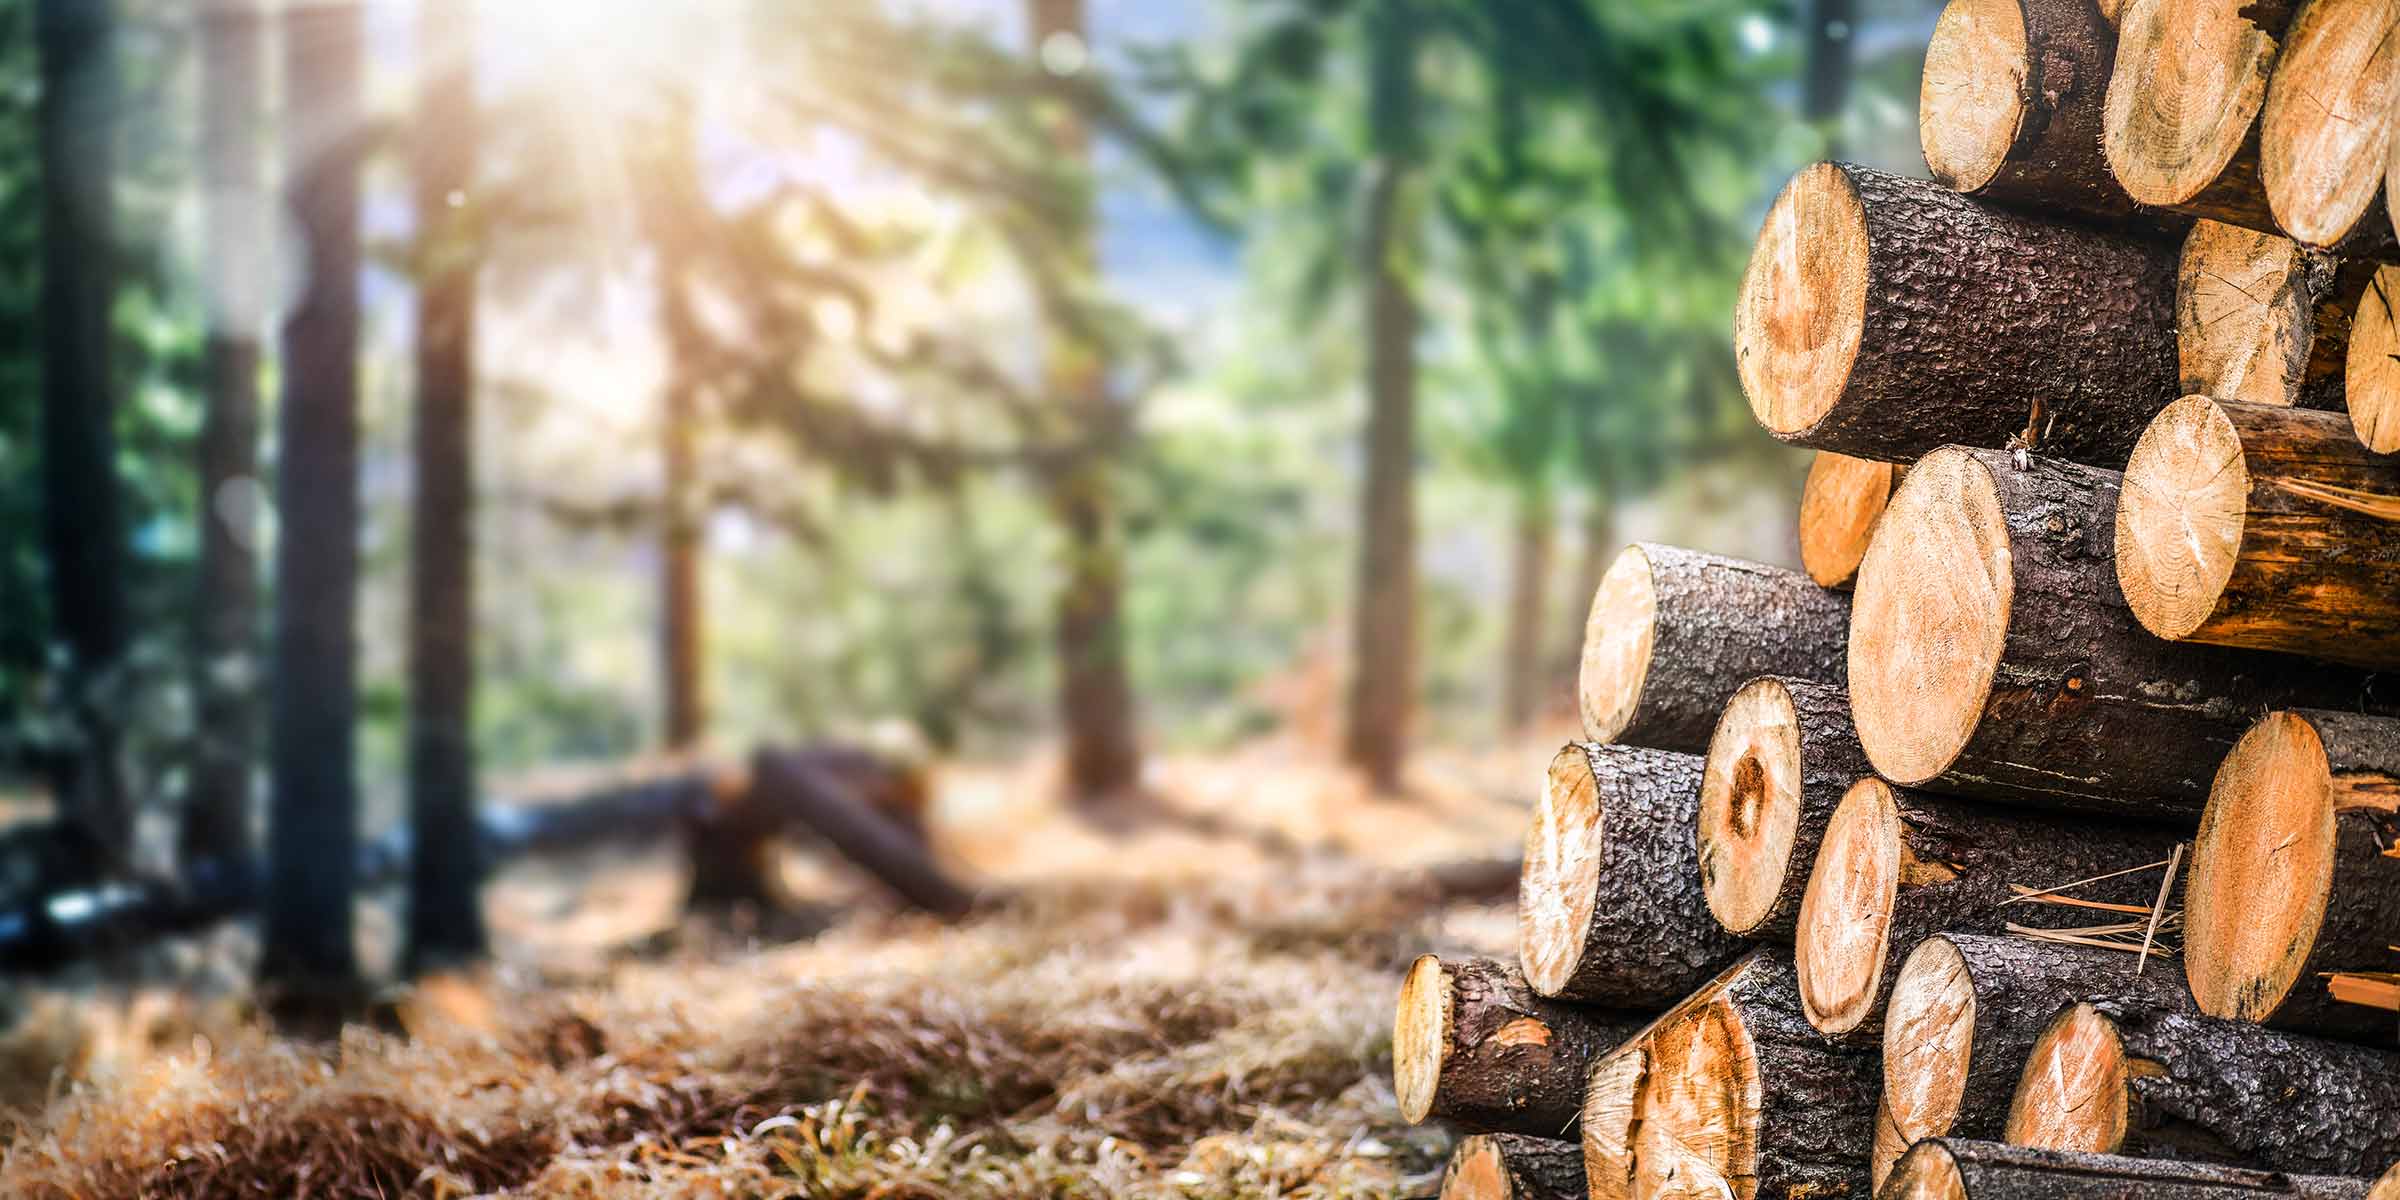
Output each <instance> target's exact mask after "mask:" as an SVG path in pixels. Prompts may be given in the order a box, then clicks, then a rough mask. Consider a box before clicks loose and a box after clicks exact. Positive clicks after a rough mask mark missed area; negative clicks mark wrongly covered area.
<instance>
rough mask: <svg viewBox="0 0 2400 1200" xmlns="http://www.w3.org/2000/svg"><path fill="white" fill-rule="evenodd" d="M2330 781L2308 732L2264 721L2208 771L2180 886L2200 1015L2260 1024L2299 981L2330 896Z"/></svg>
mask: <svg viewBox="0 0 2400 1200" xmlns="http://www.w3.org/2000/svg"><path fill="white" fill-rule="evenodd" d="M2333 792H2334V788H2333V773H2332V770H2331V768H2330V767H2328V765H2327V764H2326V761H2325V745H2324V742H2323V741H2322V740H2321V739H2320V738H2319V737H2318V735H2317V731H2316V728H2315V727H2314V726H2312V725H2310V724H2309V723H2308V722H2307V721H2305V720H2302V719H2301V718H2300V717H2298V716H2295V715H2293V714H2291V713H2280V712H2279V713H2269V714H2268V715H2267V716H2265V717H2263V718H2261V719H2260V720H2259V721H2258V723H2257V724H2254V725H2252V726H2251V727H2250V729H2249V731H2248V732H2246V733H2244V734H2243V735H2242V740H2241V741H2239V742H2237V743H2235V744H2234V747H2233V752H2232V753H2231V754H2228V755H2226V756H2225V762H2224V764H2223V765H2222V766H2220V767H2218V769H2217V779H2216V785H2215V787H2214V788H2213V789H2212V790H2211V791H2210V792H2209V796H2208V808H2207V809H2206V810H2205V811H2204V812H2203V813H2202V814H2201V817H2200V833H2199V836H2198V838H2197V839H2196V840H2195V841H2194V842H2193V845H2192V871H2191V877H2190V879H2189V881H2188V882H2187V883H2186V884H2185V887H2184V960H2183V962H2184V977H2185V979H2186V980H2187V981H2189V982H2190V984H2191V986H2192V998H2193V999H2194V1000H2197V1001H2198V1002H2199V1004H2200V1011H2202V1012H2204V1013H2207V1014H2208V1015H2210V1016H2212V1017H2230V1018H2235V1019H2238V1020H2245V1021H2257V1020H2264V1019H2265V1018H2266V1017H2267V1016H2268V1015H2270V1014H2272V1013H2273V1012H2274V1011H2275V1010H2276V1009H2277V1008H2278V1007H2280V1006H2281V1005H2282V1004H2283V1001H2284V998H2285V997H2286V996H2288V995H2290V994H2291V991H2292V988H2293V987H2294V986H2296V985H2297V984H2298V983H2299V982H2300V972H2301V968H2302V967H2303V966H2304V965H2305V964H2306V963H2307V962H2308V957H2309V953H2310V952H2311V951H2312V950H2314V949H2315V948H2316V942H2317V933H2318V931H2319V929H2320V928H2321V927H2322V926H2323V924H2324V922H2325V909H2326V905H2327V903H2328V901H2329V900H2330V899H2331V896H2332V889H2333V866H2334V794H2333Z"/></svg>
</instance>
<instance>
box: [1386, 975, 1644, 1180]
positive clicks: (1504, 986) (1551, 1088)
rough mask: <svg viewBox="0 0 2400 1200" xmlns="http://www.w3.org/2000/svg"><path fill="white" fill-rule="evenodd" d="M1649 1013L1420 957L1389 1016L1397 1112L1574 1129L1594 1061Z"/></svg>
mask: <svg viewBox="0 0 2400 1200" xmlns="http://www.w3.org/2000/svg"><path fill="white" fill-rule="evenodd" d="M1647 1020H1648V1018H1645V1017H1635V1016H1631V1015H1623V1014H1617V1013H1612V1012H1609V1011H1607V1010H1605V1009H1591V1008H1583V1007H1579V1006H1576V1005H1571V1004H1562V1003H1560V1002H1558V1001H1556V1000H1545V999H1543V998H1541V997H1540V996H1536V995H1535V994H1534V993H1533V989H1532V988H1530V987H1528V986H1526V984H1525V979H1524V977H1523V976H1522V975H1519V974H1518V973H1517V971H1516V969H1515V968H1513V967H1508V966H1504V965H1502V964H1500V963H1496V962H1485V961H1476V960H1468V961H1454V962H1444V961H1442V960H1441V958H1440V957H1439V956H1436V955H1432V954H1427V955H1423V956H1421V957H1419V958H1418V959H1417V961H1416V962H1415V963H1414V964H1413V965H1411V966H1410V967H1409V969H1408V974H1407V975H1406V976H1405V977H1404V978H1403V979H1402V981H1401V984H1400V1002H1399V1004H1398V1006H1397V1008H1396V1009H1395V1011H1394V1014H1393V1017H1392V1084H1393V1089H1394V1090H1395V1091H1396V1092H1397V1093H1398V1094H1399V1097H1400V1116H1401V1117H1402V1118H1403V1119H1404V1120H1407V1121H1408V1122H1409V1123H1411V1124H1415V1123H1417V1122H1421V1121H1424V1120H1426V1119H1427V1118H1430V1117H1441V1118H1443V1119H1445V1120H1448V1121H1450V1122H1452V1123H1454V1124H1457V1125H1461V1126H1464V1127H1466V1128H1468V1129H1472V1130H1476V1131H1478V1132H1484V1133H1530V1134H1537V1135H1540V1136H1542V1137H1550V1138H1563V1137H1572V1136H1573V1135H1574V1129H1575V1120H1576V1116H1577V1114H1578V1112H1579V1111H1580V1110H1581V1108H1582V1106H1583V1094H1584V1085H1585V1084H1586V1083H1587V1082H1588V1080H1589V1077H1590V1074H1591V1069H1592V1064H1593V1063H1594V1062H1596V1061H1598V1059H1599V1058H1600V1056H1601V1055H1602V1054H1604V1053H1606V1052H1608V1051H1609V1050H1612V1049H1614V1048H1616V1046H1617V1045H1618V1043H1620V1042H1623V1041H1624V1040H1625V1039H1626V1038H1628V1037H1631V1036H1632V1035H1633V1034H1634V1033H1635V1032H1636V1031H1638V1030H1639V1029H1640V1028H1641V1027H1642V1026H1643V1024H1644V1023H1646V1021H1647Z"/></svg>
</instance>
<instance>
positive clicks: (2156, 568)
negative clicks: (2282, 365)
mask: <svg viewBox="0 0 2400 1200" xmlns="http://www.w3.org/2000/svg"><path fill="white" fill-rule="evenodd" d="M2360 509H2366V510H2368V511H2363V512H2362V511H2359V510H2360ZM2387 509H2388V510H2389V511H2388V512H2387V511H2385V510H2387ZM2395 516H2400V461H2394V460H2389V459H2381V458H2377V457H2375V456H2373V455H2370V454H2369V453H2367V451H2366V450H2365V448H2364V447H2362V446H2360V445H2359V444H2358V442H2357V440H2356V439H2355V438H2354V437H2353V436H2352V434H2351V430H2350V425H2349V422H2348V421H2346V420H2345V419H2344V418H2343V417H2342V415H2341V414H2340V413H2330V412H2315V411H2310V410H2304V409H2291V408H2276V407H2270V406H2266V405H2256V404H2239V403H2235V402H2232V401H2223V400H2213V399H2210V398H2209V397H2206V396H2187V397H2185V398H2184V399H2182V400H2178V401H2176V402H2175V403H2174V404H2173V405H2171V406H2169V407H2168V408H2167V410H2166V411H2165V412H2162V413H2160V414H2159V415H2158V419H2157V420H2155V421H2153V422H2151V425H2150V429H2149V430H2148V431H2147V432H2145V433H2144V434H2143V435H2142V440H2141V442H2140V444H2139V445H2137V446H2135V447H2134V451H2133V457H2132V460H2131V461H2129V462H2128V463H2127V464H2126V466H2125V484H2124V492H2123V499H2122V501H2121V502H2120V504H2119V505H2118V508H2117V518H2116V561H2117V580H2118V582H2119V584H2120V585H2121V586H2122V587H2123V589H2124V595H2125V602H2126V604H2127V605H2128V606H2129V607H2130V608H2131V609H2132V610H2133V614H2134V616H2135V617H2137V618H2139V619H2140V620H2141V623H2142V626H2143V627H2144V628H2146V629H2148V630H2149V631H2150V632H2152V633H2154V634H2157V635H2158V636H2160V637H2162V638H2168V639H2170V640H2181V641H2194V642H2208V643H2211V644H2214V645H2221V646H2242V647H2248V648H2251V649H2257V650H2277V651H2282V652H2285V653H2290V654H2305V655H2308V656H2310V657H2312V658H2319V659H2324V660H2327V661H2331V662H2344V663H2349V664H2352V665H2355V666H2363V667H2393V666H2400V521H2395V520H2393V519H2392V518H2393V517H2395Z"/></svg>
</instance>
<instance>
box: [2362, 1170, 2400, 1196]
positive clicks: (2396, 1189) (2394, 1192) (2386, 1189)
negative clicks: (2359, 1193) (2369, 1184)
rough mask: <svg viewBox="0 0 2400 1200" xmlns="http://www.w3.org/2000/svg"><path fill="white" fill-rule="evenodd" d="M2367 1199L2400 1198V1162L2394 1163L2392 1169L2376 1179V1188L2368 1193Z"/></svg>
mask: <svg viewBox="0 0 2400 1200" xmlns="http://www.w3.org/2000/svg"><path fill="white" fill-rule="evenodd" d="M2367 1200H2400V1162H2396V1163H2393V1164H2392V1169H2391V1170H2389V1171H2386V1172H2384V1173H2383V1178H2381V1179H2378V1180H2376V1181H2375V1189H2374V1190H2373V1191H2371V1192H2368V1193H2367Z"/></svg>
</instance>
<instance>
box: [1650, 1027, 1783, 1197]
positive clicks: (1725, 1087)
mask: <svg viewBox="0 0 2400 1200" xmlns="http://www.w3.org/2000/svg"><path fill="white" fill-rule="evenodd" d="M1648 1049H1649V1072H1648V1076H1647V1078H1646V1080H1645V1081H1644V1083H1643V1085H1642V1091H1641V1101H1640V1103H1641V1120H1640V1123H1639V1124H1638V1126H1637V1127H1636V1128H1635V1129H1634V1135H1633V1136H1634V1180H1633V1194H1634V1195H1636V1196H1661V1197H1667V1196H1674V1197H1683V1196H1692V1197H1699V1196H1734V1197H1737V1198H1740V1200H1748V1198H1749V1197H1751V1196H1753V1195H1755V1194H1756V1192H1757V1189H1758V1179H1757V1172H1758V1138H1759V1119H1760V1113H1761V1112H1762V1111H1763V1106H1764V1098H1763V1092H1762V1090H1761V1080H1760V1072H1759V1064H1758V1048H1757V1046H1756V1044H1755V1043H1753V1042H1752V1041H1751V1038H1750V1032H1749V1030H1748V1029H1746V1028H1745V1027H1744V1026H1743V1023H1742V1018H1741V1014H1740V1013H1739V1012H1738V1011H1737V1010H1736V1009H1735V1008H1734V1006H1732V1005H1730V1004H1727V1003H1725V1002H1723V1001H1722V1000H1719V1001H1713V1002H1710V1003H1705V1004H1702V1005H1700V1006H1698V1007H1696V1008H1694V1009H1692V1010H1690V1011H1688V1012H1686V1013H1684V1014H1683V1015H1682V1016H1680V1017H1677V1018H1675V1019H1673V1020H1671V1021H1669V1022H1667V1023H1666V1024H1665V1025H1664V1026H1663V1027H1662V1028H1660V1029H1658V1030H1657V1031H1656V1032H1654V1033H1653V1034H1652V1035H1651V1037H1650V1039H1649V1047H1648Z"/></svg>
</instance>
